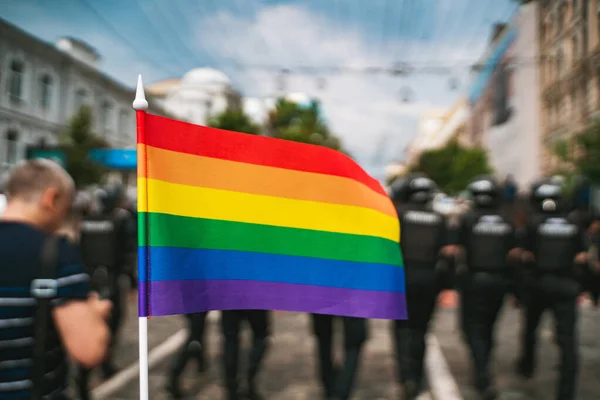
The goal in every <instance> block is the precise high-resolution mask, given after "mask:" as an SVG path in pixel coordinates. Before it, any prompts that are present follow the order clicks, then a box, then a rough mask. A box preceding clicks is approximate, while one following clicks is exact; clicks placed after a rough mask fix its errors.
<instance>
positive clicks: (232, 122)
mask: <svg viewBox="0 0 600 400" xmlns="http://www.w3.org/2000/svg"><path fill="white" fill-rule="evenodd" d="M207 125H208V126H210V127H213V128H218V129H226V130H228V131H235V132H243V133H250V134H254V135H258V134H259V133H260V127H259V126H258V125H256V124H255V123H254V122H252V120H251V119H250V117H249V116H248V115H246V114H245V113H244V112H243V111H242V110H239V109H229V110H225V111H223V112H222V113H220V114H218V115H216V116H214V117H212V118H210V119H209V120H208V124H207Z"/></svg>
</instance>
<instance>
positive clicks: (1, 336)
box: [0, 221, 90, 400]
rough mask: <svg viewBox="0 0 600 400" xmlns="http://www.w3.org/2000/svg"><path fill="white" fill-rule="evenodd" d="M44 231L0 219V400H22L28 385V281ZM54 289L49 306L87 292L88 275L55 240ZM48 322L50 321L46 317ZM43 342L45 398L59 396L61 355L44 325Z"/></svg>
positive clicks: (31, 307)
mask: <svg viewBox="0 0 600 400" xmlns="http://www.w3.org/2000/svg"><path fill="white" fill-rule="evenodd" d="M47 237H48V235H47V234H46V233H44V232H42V231H40V230H38V229H36V228H34V227H33V226H30V225H26V224H23V223H17V222H4V221H0V399H6V400H10V399H28V398H29V397H30V388H31V385H32V381H31V380H32V376H31V365H32V353H33V344H34V332H33V330H34V315H35V306H36V300H35V298H33V297H32V295H31V293H30V285H31V281H32V280H33V279H35V278H36V275H37V273H38V271H39V270H40V268H41V266H40V259H41V249H42V246H43V243H44V242H45V240H46V239H47ZM56 278H57V284H58V293H57V296H56V298H54V299H52V306H53V307H60V305H61V304H64V303H65V302H67V301H70V300H85V299H87V297H88V295H89V290H90V288H89V276H88V275H87V274H86V273H85V270H84V267H83V264H82V262H81V257H80V255H79V250H78V249H77V248H75V247H73V246H72V245H71V244H69V243H68V242H67V241H66V240H63V239H61V240H60V241H59V244H58V269H57V271H56ZM51 321H52V319H51ZM50 325H51V326H50V329H49V330H48V339H47V342H46V374H45V388H44V393H45V394H46V397H45V398H46V399H49V400H55V399H56V400H58V399H64V398H65V394H64V392H65V389H66V381H67V372H68V371H67V369H68V364H67V356H66V353H65V351H64V348H63V345H62V343H61V340H60V337H59V335H58V333H57V331H56V328H55V327H54V324H53V322H51V323H50Z"/></svg>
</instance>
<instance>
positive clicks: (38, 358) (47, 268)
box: [31, 235, 58, 400]
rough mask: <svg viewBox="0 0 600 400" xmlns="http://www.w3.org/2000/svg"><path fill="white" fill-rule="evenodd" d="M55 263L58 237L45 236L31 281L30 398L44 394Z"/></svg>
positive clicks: (33, 399) (54, 292)
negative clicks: (33, 304)
mask: <svg viewBox="0 0 600 400" xmlns="http://www.w3.org/2000/svg"><path fill="white" fill-rule="evenodd" d="M57 264H58V237H56V236H54V235H52V236H49V237H48V238H47V239H46V241H45V242H44V244H43V246H42V252H41V260H40V265H41V269H40V271H39V273H38V275H37V276H38V278H37V279H34V280H33V281H32V282H31V295H32V296H33V297H34V298H35V299H36V301H37V307H36V312H35V320H34V326H33V332H34V345H33V369H32V383H33V385H32V390H31V400H41V399H42V397H43V395H44V388H45V382H44V375H45V374H46V339H47V338H48V327H49V323H50V318H51V315H50V313H51V310H50V301H51V300H52V299H53V298H54V297H56V294H57V289H58V283H57V281H56V279H55V277H56V269H57Z"/></svg>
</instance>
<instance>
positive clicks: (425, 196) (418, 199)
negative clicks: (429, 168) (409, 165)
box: [406, 173, 437, 204]
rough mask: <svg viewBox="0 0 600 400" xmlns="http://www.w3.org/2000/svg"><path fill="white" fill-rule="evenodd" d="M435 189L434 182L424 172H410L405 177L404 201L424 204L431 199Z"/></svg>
mask: <svg viewBox="0 0 600 400" xmlns="http://www.w3.org/2000/svg"><path fill="white" fill-rule="evenodd" d="M436 189H437V185H436V184H435V182H434V181H432V180H431V179H429V178H428V177H427V176H426V175H425V174H420V173H416V174H411V175H409V176H408V177H407V179H406V201H408V202H409V203H418V204H425V203H427V202H429V201H430V200H431V198H432V197H433V194H434V193H435V191H436Z"/></svg>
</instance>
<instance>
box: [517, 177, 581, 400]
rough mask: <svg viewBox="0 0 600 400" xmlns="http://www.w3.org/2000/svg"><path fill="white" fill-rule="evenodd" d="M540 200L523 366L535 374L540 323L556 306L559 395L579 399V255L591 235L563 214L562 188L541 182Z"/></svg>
mask: <svg viewBox="0 0 600 400" xmlns="http://www.w3.org/2000/svg"><path fill="white" fill-rule="evenodd" d="M534 198H535V200H536V201H537V202H538V204H543V206H540V208H541V209H542V212H541V213H538V214H537V215H535V216H534V218H533V220H532V221H531V223H530V225H529V227H528V235H527V241H526V249H527V250H528V251H531V252H532V253H533V254H534V256H535V265H533V266H531V267H532V269H531V270H530V274H531V275H530V279H529V280H528V283H527V284H526V288H527V296H526V298H525V326H524V330H523V337H522V340H523V343H522V346H523V347H522V354H521V358H520V360H519V365H518V367H519V372H520V374H522V375H523V376H525V377H531V376H532V375H533V371H534V368H535V345H536V333H537V327H538V325H539V322H540V318H541V315H542V313H543V312H544V311H545V310H547V309H549V310H551V311H552V313H553V314H554V319H555V321H556V325H555V326H556V339H557V343H558V346H559V347H560V354H561V361H560V379H559V381H558V393H557V397H556V398H557V399H558V400H571V399H574V398H575V391H576V378H577V372H578V364H579V352H578V346H577V298H578V295H579V294H580V292H581V286H580V284H579V282H578V281H577V272H576V271H577V270H576V268H575V266H574V258H575V256H576V255H577V254H578V253H580V252H583V251H585V235H584V233H583V232H582V231H581V229H580V228H579V227H578V226H577V225H576V224H573V223H572V222H570V221H569V220H568V219H567V218H566V216H564V215H561V214H560V213H559V208H558V205H559V203H558V200H559V198H560V188H559V187H558V186H556V185H552V184H543V185H540V186H539V187H537V188H535V189H534Z"/></svg>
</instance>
